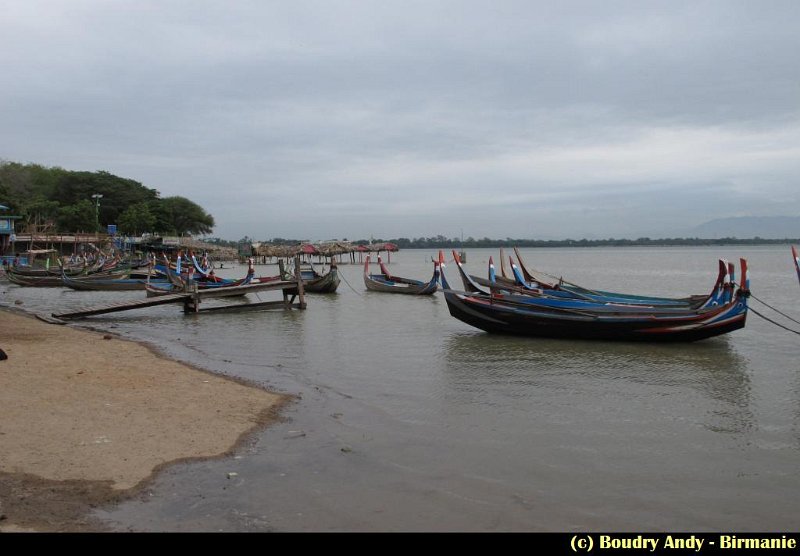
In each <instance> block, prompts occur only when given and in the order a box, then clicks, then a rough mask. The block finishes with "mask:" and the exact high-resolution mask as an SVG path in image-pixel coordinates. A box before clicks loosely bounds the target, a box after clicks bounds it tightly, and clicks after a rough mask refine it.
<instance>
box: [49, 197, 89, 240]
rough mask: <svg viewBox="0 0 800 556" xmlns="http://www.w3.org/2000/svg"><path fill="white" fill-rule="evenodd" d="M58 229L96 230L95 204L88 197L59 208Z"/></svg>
mask: <svg viewBox="0 0 800 556" xmlns="http://www.w3.org/2000/svg"><path fill="white" fill-rule="evenodd" d="M57 224H58V229H59V230H70V231H73V232H94V231H95V226H96V222H95V206H94V203H92V202H91V201H89V200H88V199H84V200H82V201H78V202H77V203H75V204H74V205H68V206H66V207H61V208H59V209H58V220H57Z"/></svg>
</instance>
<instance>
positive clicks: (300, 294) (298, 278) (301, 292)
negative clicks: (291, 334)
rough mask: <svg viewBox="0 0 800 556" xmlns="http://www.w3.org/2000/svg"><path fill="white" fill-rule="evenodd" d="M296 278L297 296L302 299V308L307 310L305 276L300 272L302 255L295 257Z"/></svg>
mask: <svg viewBox="0 0 800 556" xmlns="http://www.w3.org/2000/svg"><path fill="white" fill-rule="evenodd" d="M294 278H295V280H296V281H297V295H298V297H299V298H300V308H301V309H305V308H306V293H305V288H304V287H303V275H302V274H301V272H300V255H295V256H294Z"/></svg>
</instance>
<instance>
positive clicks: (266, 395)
mask: <svg viewBox="0 0 800 556" xmlns="http://www.w3.org/2000/svg"><path fill="white" fill-rule="evenodd" d="M0 349H2V350H3V351H5V353H6V354H7V355H8V359H6V360H0V531H2V530H5V531H10V530H20V529H22V530H24V529H34V530H47V531H75V530H98V529H99V528H101V525H100V524H98V523H93V522H92V521H91V519H90V518H89V517H88V516H87V513H88V511H89V510H90V509H91V508H92V507H95V506H98V505H100V504H105V503H108V502H112V501H115V500H119V499H122V498H124V497H127V496H130V495H132V494H133V493H134V492H135V491H136V490H137V488H140V487H141V486H142V485H144V484H145V483H146V482H147V481H148V480H149V479H150V478H151V477H152V476H153V474H154V473H155V472H156V471H158V470H159V469H160V468H162V467H163V466H165V465H167V464H170V463H174V462H178V461H184V460H187V459H193V458H211V457H218V456H222V455H226V454H229V453H230V452H231V450H232V449H233V448H234V447H235V446H236V445H237V443H239V442H240V441H242V440H243V439H244V437H245V436H246V435H247V434H248V433H250V432H252V431H254V430H255V429H256V428H258V427H260V426H262V425H265V424H267V423H268V422H270V420H272V419H274V416H275V415H276V414H277V409H278V408H279V407H280V405H281V404H283V403H285V402H286V401H287V397H286V396H282V395H278V394H273V393H270V392H267V391H265V390H262V389H260V388H256V387H253V386H248V385H246V384H242V383H239V382H237V381H234V380H231V379H228V378H225V377H221V376H217V375H214V374H211V373H208V372H205V371H202V370H199V369H196V368H193V367H190V366H187V365H184V364H181V363H178V362H175V361H172V360H169V359H166V358H164V357H162V356H160V355H158V354H157V353H156V352H154V351H153V350H152V349H151V348H149V347H148V346H145V345H142V344H139V343H135V342H130V341H126V340H123V339H120V338H118V337H116V336H112V335H109V334H102V333H97V332H92V331H88V330H81V329H76V328H72V327H69V326H57V325H52V324H46V323H43V322H40V321H38V320H37V319H35V318H33V317H30V316H28V315H23V314H19V313H16V312H11V311H5V310H0Z"/></svg>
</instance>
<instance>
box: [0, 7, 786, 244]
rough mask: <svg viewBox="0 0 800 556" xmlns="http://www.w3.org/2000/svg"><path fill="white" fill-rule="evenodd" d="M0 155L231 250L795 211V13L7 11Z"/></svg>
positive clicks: (630, 229) (2, 30)
mask: <svg viewBox="0 0 800 556" xmlns="http://www.w3.org/2000/svg"><path fill="white" fill-rule="evenodd" d="M0 75H2V80H0V159H4V160H10V161H15V162H35V163H39V164H43V165H46V166H60V167H63V168H66V169H69V170H92V171H93V170H106V171H109V172H112V173H114V174H117V175H120V176H123V177H126V178H132V179H135V180H137V181H139V182H142V183H143V184H144V185H145V186H147V187H151V188H155V189H157V190H158V191H160V192H161V194H162V196H172V195H182V196H185V197H188V198H190V199H191V200H193V201H195V202H196V203H198V204H200V205H201V206H203V207H204V208H205V209H206V210H207V211H208V212H210V213H211V214H212V215H213V216H214V218H215V220H216V222H217V226H216V228H215V231H214V234H212V235H216V236H219V237H223V238H226V239H239V238H241V237H243V236H244V235H248V236H250V237H253V238H256V239H268V238H272V237H292V238H308V239H312V240H316V239H332V238H340V239H341V238H349V239H359V238H369V237H370V236H374V237H376V238H379V237H380V238H385V239H388V238H394V237H420V236H431V235H438V234H442V235H445V236H447V237H457V236H460V235H461V234H462V231H463V234H464V237H468V236H472V237H476V238H479V237H484V236H488V237H491V238H505V237H514V238H539V237H548V238H564V237H629V236H632V237H638V236H639V235H641V234H648V235H653V236H655V235H658V234H659V233H667V234H671V233H672V232H673V231H676V230H683V229H686V228H689V227H692V226H694V225H697V224H700V223H702V222H704V221H706V220H709V219H712V218H717V217H726V216H745V215H762V216H768V215H798V214H800V210H798V207H800V179H799V178H800V1H795V0H787V1H782V2H781V1H770V0H763V1H747V2H735V1H720V2H703V1H699V0H692V1H687V2H681V1H676V0H670V1H665V2H647V1H643V0H636V1H608V0H597V1H594V2H577V1H563V0H559V1H556V0H550V1H546V2H538V1H533V0H525V1H519V2H517V1H503V0H487V1H485V2H484V1H482V2H477V1H463V0H460V1H452V2H451V1H443V2H436V1H433V0H424V1H418V2H417V1H408V0H405V1H396V2H395V1H388V0H375V1H344V0H342V1H337V0H323V1H318V2H312V1H304V0H291V1H281V2H268V1H263V0H256V1H252V2H245V1H230V2H227V1H226V2H223V1H215V2H206V1H198V0H191V1H188V0H187V1H182V2H178V1H167V0H153V1H147V0H135V1H109V0H68V1H67V0H61V1H41V0H10V1H7V2H4V3H3V8H2V14H0Z"/></svg>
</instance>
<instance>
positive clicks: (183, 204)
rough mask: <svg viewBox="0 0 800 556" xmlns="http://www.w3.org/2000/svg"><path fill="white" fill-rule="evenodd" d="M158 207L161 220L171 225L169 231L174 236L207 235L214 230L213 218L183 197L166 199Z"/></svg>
mask: <svg viewBox="0 0 800 556" xmlns="http://www.w3.org/2000/svg"><path fill="white" fill-rule="evenodd" d="M160 207H161V209H162V210H163V213H162V215H161V216H162V218H163V219H164V220H165V221H166V222H169V223H171V224H172V229H171V230H170V231H171V232H173V233H175V234H178V235H181V234H185V233H189V234H208V233H211V231H212V230H213V229H214V217H213V216H211V215H210V214H208V213H207V212H206V211H205V210H203V208H202V207H201V206H200V205H197V204H195V203H193V202H192V201H190V200H189V199H187V198H185V197H166V198H164V199H161V203H160Z"/></svg>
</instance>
